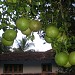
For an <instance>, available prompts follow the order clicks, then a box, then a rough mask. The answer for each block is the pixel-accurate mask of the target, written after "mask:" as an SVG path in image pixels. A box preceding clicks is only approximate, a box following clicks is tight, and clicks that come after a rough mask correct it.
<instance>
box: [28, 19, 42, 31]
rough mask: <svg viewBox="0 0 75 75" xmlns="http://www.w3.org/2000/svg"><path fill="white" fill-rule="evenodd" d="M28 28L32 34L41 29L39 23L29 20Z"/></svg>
mask: <svg viewBox="0 0 75 75" xmlns="http://www.w3.org/2000/svg"><path fill="white" fill-rule="evenodd" d="M29 28H30V29H31V30H32V31H33V32H37V31H39V30H40V29H41V28H42V24H41V22H40V21H37V20H31V23H30V26H29Z"/></svg>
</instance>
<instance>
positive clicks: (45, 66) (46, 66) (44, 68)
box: [42, 63, 52, 72]
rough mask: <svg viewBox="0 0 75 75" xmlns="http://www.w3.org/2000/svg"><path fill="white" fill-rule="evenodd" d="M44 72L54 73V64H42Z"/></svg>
mask: <svg viewBox="0 0 75 75" xmlns="http://www.w3.org/2000/svg"><path fill="white" fill-rule="evenodd" d="M42 71H46V72H48V71H49V72H52V64H51V63H48V64H47V63H44V64H42Z"/></svg>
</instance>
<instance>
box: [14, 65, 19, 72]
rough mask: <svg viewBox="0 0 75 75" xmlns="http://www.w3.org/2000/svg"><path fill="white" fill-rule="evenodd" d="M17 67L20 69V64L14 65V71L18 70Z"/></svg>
mask: <svg viewBox="0 0 75 75" xmlns="http://www.w3.org/2000/svg"><path fill="white" fill-rule="evenodd" d="M17 69H18V65H16V64H15V65H14V72H17Z"/></svg>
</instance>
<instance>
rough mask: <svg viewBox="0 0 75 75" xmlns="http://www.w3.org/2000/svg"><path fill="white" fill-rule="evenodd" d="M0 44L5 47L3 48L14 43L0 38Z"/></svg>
mask: <svg viewBox="0 0 75 75" xmlns="http://www.w3.org/2000/svg"><path fill="white" fill-rule="evenodd" d="M1 42H2V44H3V45H5V46H11V45H13V42H14V41H7V40H6V39H4V38H2V39H1Z"/></svg>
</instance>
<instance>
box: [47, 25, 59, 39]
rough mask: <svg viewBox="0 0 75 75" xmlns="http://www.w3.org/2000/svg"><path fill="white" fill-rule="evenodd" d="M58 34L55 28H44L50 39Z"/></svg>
mask: <svg viewBox="0 0 75 75" xmlns="http://www.w3.org/2000/svg"><path fill="white" fill-rule="evenodd" d="M58 34H59V30H58V28H57V27H55V26H48V27H47V28H46V35H47V36H48V37H50V38H56V37H57V36H58Z"/></svg>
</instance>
